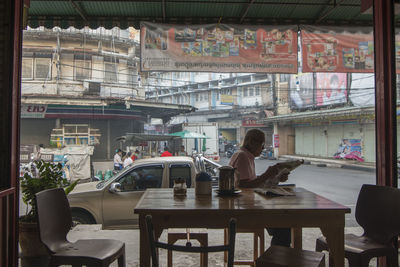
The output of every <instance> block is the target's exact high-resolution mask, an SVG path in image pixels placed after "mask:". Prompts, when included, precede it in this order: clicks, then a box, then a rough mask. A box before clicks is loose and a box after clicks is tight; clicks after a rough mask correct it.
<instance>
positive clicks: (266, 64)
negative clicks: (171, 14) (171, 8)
mask: <svg viewBox="0 0 400 267" xmlns="http://www.w3.org/2000/svg"><path fill="white" fill-rule="evenodd" d="M140 33H141V38H140V46H141V64H140V66H141V71H194V72H198V71H207V72H214V71H215V72H251V73H255V72H270V73H271V72H272V73H297V45H298V44H297V26H253V25H247V26H246V25H231V24H206V25H183V26H180V25H168V24H155V23H148V22H142V23H141V31H140Z"/></svg>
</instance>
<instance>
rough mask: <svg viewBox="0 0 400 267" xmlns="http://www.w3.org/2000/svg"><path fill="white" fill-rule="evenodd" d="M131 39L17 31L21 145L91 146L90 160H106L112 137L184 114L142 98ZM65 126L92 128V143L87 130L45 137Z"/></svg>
mask: <svg viewBox="0 0 400 267" xmlns="http://www.w3.org/2000/svg"><path fill="white" fill-rule="evenodd" d="M135 34H137V31H136V30H134V29H131V30H129V29H128V30H121V29H118V28H114V29H112V30H105V29H104V28H99V29H97V30H91V29H89V28H83V29H81V30H77V29H74V28H69V29H67V30H61V29H60V28H53V29H45V28H42V27H41V28H38V29H28V30H26V31H24V35H23V38H24V40H23V57H22V85H21V91H22V95H21V131H20V132H21V133H20V134H21V138H20V139H21V144H22V145H27V144H36V145H39V144H42V145H43V146H44V147H51V146H56V145H58V146H60V145H83V144H89V145H94V146H95V149H94V154H93V159H94V160H104V159H111V158H112V157H113V155H114V153H115V150H116V149H117V148H121V144H120V143H119V142H118V141H116V139H117V137H120V136H123V135H125V134H126V133H142V132H143V129H144V124H145V123H147V122H148V121H149V120H150V119H151V118H160V119H162V120H163V121H168V120H169V119H170V117H172V116H175V115H177V114H180V113H182V112H188V111H190V110H191V109H192V107H190V106H187V105H172V104H171V105H168V104H165V105H163V106H161V105H160V104H157V103H151V102H146V101H144V96H145V92H144V88H143V87H142V86H141V82H142V81H141V79H143V80H144V81H146V76H143V77H141V76H140V74H139V73H138V69H137V66H138V62H139V58H138V57H137V55H136V54H137V50H136V49H137V48H138V45H139V44H138V41H137V38H136V37H135ZM71 125H75V126H76V127H78V128H85V129H95V130H96V134H97V140H96V142H91V141H90V140H91V139H90V138H91V136H90V133H87V135H88V136H87V137H83V136H82V135H79V134H82V133H76V134H77V135H79V136H80V137H79V138H78V137H77V138H69V137H68V138H69V139H68V138H67V137H65V136H64V135H63V136H58V141H57V140H56V141H54V140H51V134H52V133H53V134H54V131H57V130H56V129H68V128H69V126H71ZM66 126H67V127H66ZM72 128H73V127H72ZM86 132H88V131H87V130H86ZM68 140H69V141H68ZM85 140H87V142H86V141H85ZM82 142H83V143H82Z"/></svg>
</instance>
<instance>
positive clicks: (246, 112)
mask: <svg viewBox="0 0 400 267" xmlns="http://www.w3.org/2000/svg"><path fill="white" fill-rule="evenodd" d="M168 75H169V77H165V75H164V74H156V75H155V76H156V78H155V79H158V80H159V81H163V80H164V79H165V82H166V83H168V82H170V81H171V80H172V82H173V83H175V84H170V85H169V86H168V85H167V84H163V85H162V86H160V87H158V88H155V87H149V88H148V89H147V91H146V98H147V99H149V100H155V101H158V102H163V103H173V104H182V103H185V104H189V105H192V106H194V107H196V108H197V111H196V112H194V113H191V114H187V115H185V116H178V117H176V118H175V119H174V120H173V121H171V123H172V124H174V123H175V124H176V123H181V122H206V121H209V122H218V126H219V133H220V136H221V137H223V139H224V140H225V141H228V142H233V143H238V142H240V141H241V140H242V139H243V137H244V135H245V132H246V129H248V128H252V127H260V128H262V129H263V131H264V132H265V133H266V135H267V140H266V141H267V145H271V144H272V143H271V140H272V133H273V128H272V126H271V125H265V124H263V123H262V122H261V119H263V118H265V117H266V116H267V115H271V114H273V113H274V110H275V108H274V97H275V96H274V90H273V88H274V87H273V86H274V82H273V78H274V76H272V75H270V74H219V73H218V74H217V73H213V74H209V73H172V74H171V73H170V74H168ZM177 81H180V83H181V84H177ZM160 84H161V83H160Z"/></svg>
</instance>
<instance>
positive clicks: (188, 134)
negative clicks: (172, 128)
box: [169, 130, 209, 139]
mask: <svg viewBox="0 0 400 267" xmlns="http://www.w3.org/2000/svg"><path fill="white" fill-rule="evenodd" d="M169 135H173V136H179V137H180V138H182V139H195V138H200V139H206V138H209V137H208V136H205V135H204V134H199V133H195V132H190V131H188V130H184V131H182V132H176V133H170V134H169Z"/></svg>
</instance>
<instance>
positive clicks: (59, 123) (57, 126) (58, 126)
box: [56, 119, 61, 128]
mask: <svg viewBox="0 0 400 267" xmlns="http://www.w3.org/2000/svg"><path fill="white" fill-rule="evenodd" d="M60 127H61V120H60V119H56V128H60Z"/></svg>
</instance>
